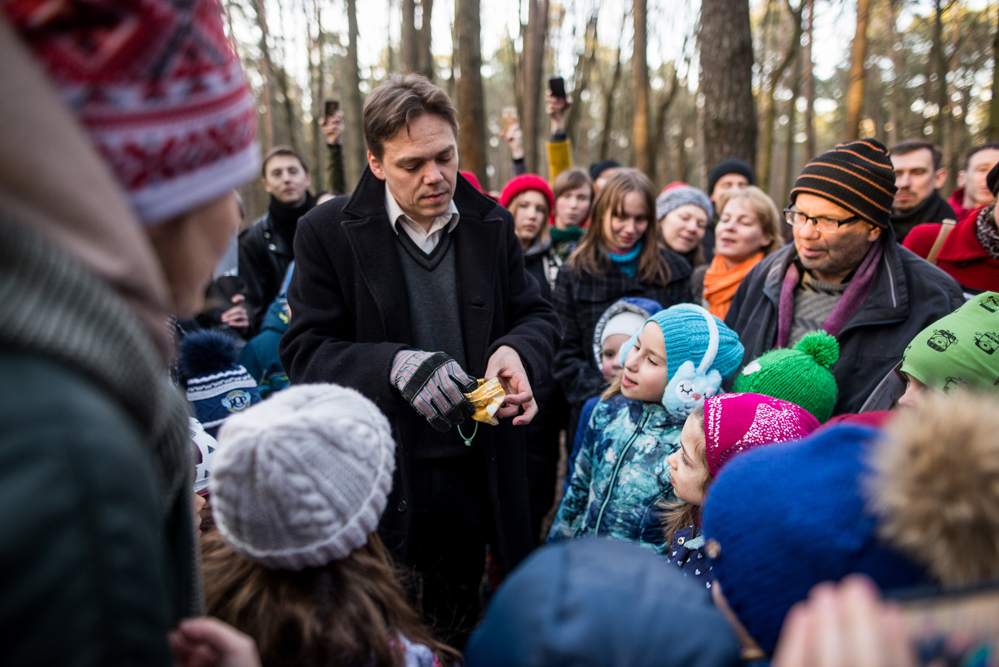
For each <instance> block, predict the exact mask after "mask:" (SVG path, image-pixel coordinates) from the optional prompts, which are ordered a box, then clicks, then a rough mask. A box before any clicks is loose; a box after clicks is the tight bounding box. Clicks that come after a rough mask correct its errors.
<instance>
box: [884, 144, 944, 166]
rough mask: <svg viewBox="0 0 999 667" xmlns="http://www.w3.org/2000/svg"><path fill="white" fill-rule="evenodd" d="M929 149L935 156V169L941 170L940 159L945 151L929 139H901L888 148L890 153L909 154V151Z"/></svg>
mask: <svg viewBox="0 0 999 667" xmlns="http://www.w3.org/2000/svg"><path fill="white" fill-rule="evenodd" d="M922 150H927V151H929V152H930V155H932V156H933V171H939V170H940V160H941V159H942V158H943V153H941V152H940V149H939V148H937V147H936V146H935V145H934V144H931V143H930V142H928V141H923V140H922V139H906V140H905V141H900V142H898V143H897V144H895V145H894V146H892V147H891V148H889V149H888V155H908V154H909V153H915V152H916V151H922Z"/></svg>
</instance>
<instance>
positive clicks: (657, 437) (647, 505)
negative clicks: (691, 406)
mask: <svg viewBox="0 0 999 667" xmlns="http://www.w3.org/2000/svg"><path fill="white" fill-rule="evenodd" d="M682 430H683V420H682V419H679V418H676V417H672V416H670V415H669V414H668V413H667V412H666V410H665V409H664V408H663V407H662V406H661V405H659V404H658V403H645V402H643V401H635V400H631V399H627V398H625V397H624V396H622V395H620V394H618V395H617V396H614V397H613V398H610V399H608V400H602V401H600V402H599V403H598V404H597V407H596V408H595V409H594V410H593V415H592V416H591V417H590V432H589V433H588V434H587V436H586V438H585V440H584V441H583V443H582V449H581V450H580V452H579V457H578V458H577V459H576V468H575V471H574V472H573V474H572V478H571V479H570V481H569V489H568V490H567V491H566V493H565V497H564V498H563V499H562V504H561V505H560V506H559V508H558V514H557V515H556V517H555V523H554V524H553V525H552V529H551V532H550V533H549V534H548V541H549V542H560V541H562V540H567V539H572V538H575V537H584V536H587V535H602V536H606V537H612V538H615V539H620V540H628V541H630V542H638V543H639V544H641V545H643V546H646V547H648V548H650V549H652V550H653V551H655V552H656V553H658V554H660V555H663V556H665V555H666V554H667V552H668V550H669V547H670V545H669V544H666V543H664V541H663V530H662V527H661V526H660V520H661V511H660V510H659V509H658V506H659V505H661V504H663V502H664V501H665V502H672V501H674V500H675V497H674V495H673V485H672V483H671V482H670V478H669V464H667V463H666V457H668V456H669V455H670V454H672V453H673V452H674V451H676V450H677V449H678V448H679V447H680V431H682Z"/></svg>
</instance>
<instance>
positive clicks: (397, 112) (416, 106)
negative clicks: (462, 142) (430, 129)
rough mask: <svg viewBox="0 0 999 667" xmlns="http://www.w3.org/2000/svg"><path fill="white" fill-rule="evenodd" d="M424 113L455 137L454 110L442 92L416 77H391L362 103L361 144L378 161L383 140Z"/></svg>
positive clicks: (422, 78)
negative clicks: (443, 123)
mask: <svg viewBox="0 0 999 667" xmlns="http://www.w3.org/2000/svg"><path fill="white" fill-rule="evenodd" d="M427 114H433V115H435V116H440V117H441V118H443V119H444V120H446V121H447V123H448V125H450V126H451V130H452V131H454V136H455V138H456V139H457V137H458V110H457V109H455V108H454V104H452V102H451V98H449V97H448V96H447V93H445V92H444V90H443V89H441V88H439V87H437V86H435V85H434V84H432V83H430V81H428V80H427V79H426V78H425V77H422V76H420V75H419V74H406V75H401V74H393V75H392V76H391V77H389V80H388V81H386V82H385V83H383V84H381V85H380V86H378V87H377V88H375V89H374V90H373V91H371V94H370V95H368V99H366V100H365V101H364V114H363V118H364V142H365V143H366V144H367V145H368V150H369V151H371V154H372V155H374V156H375V157H376V158H378V159H379V160H380V159H381V158H382V152H383V150H384V145H385V141H386V140H388V139H390V138H391V137H392V136H393V135H394V134H395V133H396V132H398V131H399V128H400V127H402V126H404V125H405V126H406V131H407V132H408V131H409V124H410V123H411V122H413V121H414V120H416V119H417V118H419V117H420V116H424V115H427Z"/></svg>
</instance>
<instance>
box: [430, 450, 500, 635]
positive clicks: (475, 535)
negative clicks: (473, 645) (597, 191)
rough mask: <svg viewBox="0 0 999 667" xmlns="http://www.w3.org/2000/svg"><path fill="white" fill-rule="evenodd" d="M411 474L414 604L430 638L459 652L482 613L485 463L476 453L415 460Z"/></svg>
mask: <svg viewBox="0 0 999 667" xmlns="http://www.w3.org/2000/svg"><path fill="white" fill-rule="evenodd" d="M411 472H412V494H413V495H412V498H413V505H414V508H413V530H412V533H411V535H412V538H411V539H412V546H411V554H412V555H413V575H414V581H413V584H414V586H413V593H414V595H415V598H416V599H415V601H414V602H415V605H416V608H417V609H418V610H419V611H420V613H421V616H422V617H423V622H424V623H425V624H426V625H427V626H428V627H430V628H431V630H432V631H433V633H434V636H436V637H437V638H438V639H439V640H441V641H443V642H446V643H447V644H449V645H451V646H453V647H455V648H456V649H459V650H461V649H462V648H463V647H464V645H465V641H466V640H467V639H468V636H469V635H470V634H471V632H472V630H473V629H474V628H475V625H476V624H477V623H478V621H479V617H480V615H481V613H482V594H481V587H482V580H483V575H484V573H485V568H486V544H488V543H489V542H494V541H495V540H494V538H493V535H494V533H495V530H494V523H493V513H492V508H491V504H490V500H489V490H488V488H489V487H488V483H487V480H486V470H485V464H484V462H483V461H482V458H481V456H479V455H478V454H477V453H473V454H472V455H470V456H461V457H453V458H444V459H423V460H419V459H417V460H414V461H413V463H412V468H411Z"/></svg>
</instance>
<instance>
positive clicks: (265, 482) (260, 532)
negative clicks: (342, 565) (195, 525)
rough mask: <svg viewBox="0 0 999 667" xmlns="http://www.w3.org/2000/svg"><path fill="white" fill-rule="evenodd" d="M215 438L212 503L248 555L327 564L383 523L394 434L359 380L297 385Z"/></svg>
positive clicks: (267, 563)
mask: <svg viewBox="0 0 999 667" xmlns="http://www.w3.org/2000/svg"><path fill="white" fill-rule="evenodd" d="M218 440H219V448H218V450H217V452H216V454H215V459H214V461H213V471H212V480H211V491H212V513H213V516H214V519H215V523H216V525H217V526H218V530H219V533H221V535H222V537H223V539H224V540H225V541H226V543H227V544H228V545H229V546H230V547H232V549H233V550H234V551H236V552H237V553H238V554H240V555H241V556H243V557H244V558H246V559H247V560H251V561H254V562H256V563H260V564H261V565H263V566H264V567H267V568H270V569H280V570H302V569H304V568H307V567H320V566H323V565H326V564H327V563H329V562H331V561H334V560H340V559H343V558H346V557H347V556H349V555H350V553H351V552H352V551H354V550H355V549H358V548H360V547H362V546H364V545H365V544H366V543H367V541H368V535H370V534H371V533H372V532H374V531H375V529H376V528H377V527H378V521H379V519H380V518H381V515H382V511H383V510H384V509H385V504H386V502H387V501H388V494H389V491H390V490H391V489H392V472H393V471H394V470H395V442H394V441H393V440H392V432H391V429H390V427H389V423H388V420H387V419H386V418H385V415H383V414H382V413H381V411H379V410H378V408H377V407H375V404H374V403H372V402H371V401H370V400H368V399H367V398H365V397H364V396H362V395H361V394H359V393H358V392H356V391H354V390H353V389H347V388H344V387H339V386H337V385H332V384H310V385H298V386H294V387H290V388H289V389H286V390H284V391H282V392H280V393H278V394H275V395H274V396H272V397H271V398H269V399H268V400H266V401H264V402H262V403H259V404H257V405H255V406H253V407H252V408H250V409H248V410H246V411H245V412H242V413H239V414H236V415H233V416H232V417H231V418H229V419H228V420H227V421H226V423H225V425H224V426H223V427H222V430H221V431H220V432H219V438H218Z"/></svg>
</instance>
